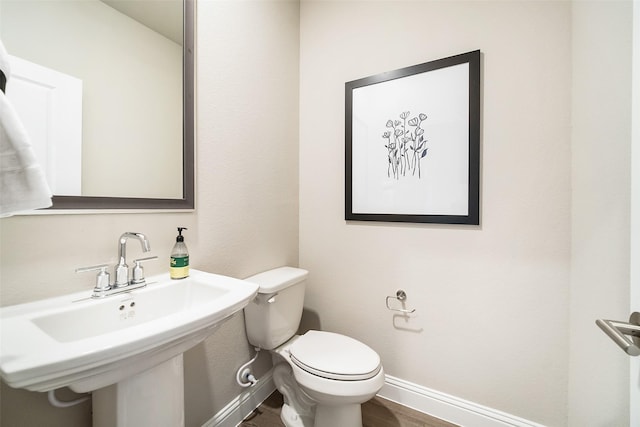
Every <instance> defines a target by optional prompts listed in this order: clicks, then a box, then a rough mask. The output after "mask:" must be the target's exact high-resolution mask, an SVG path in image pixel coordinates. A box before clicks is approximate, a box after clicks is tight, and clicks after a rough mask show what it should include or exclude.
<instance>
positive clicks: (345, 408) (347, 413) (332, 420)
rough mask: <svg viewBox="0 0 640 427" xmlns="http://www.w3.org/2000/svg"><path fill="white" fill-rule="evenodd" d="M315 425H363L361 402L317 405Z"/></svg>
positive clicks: (352, 426)
mask: <svg viewBox="0 0 640 427" xmlns="http://www.w3.org/2000/svg"><path fill="white" fill-rule="evenodd" d="M313 426H314V427H336V426H341V427H362V409H361V405H360V404H351V405H320V404H318V405H316V419H315V423H314V425H313Z"/></svg>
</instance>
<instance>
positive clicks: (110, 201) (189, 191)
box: [47, 0, 195, 210]
mask: <svg viewBox="0 0 640 427" xmlns="http://www.w3.org/2000/svg"><path fill="white" fill-rule="evenodd" d="M183 1H184V8H183V13H184V16H183V25H184V29H183V49H182V52H183V55H182V70H183V78H182V86H183V88H182V90H183V91H182V102H183V109H182V137H183V141H182V159H183V160H182V161H183V166H182V198H179V199H178V198H176V199H154V198H138V197H93V196H56V195H54V196H53V197H52V199H51V200H52V202H53V204H52V206H51V207H50V208H47V209H53V210H59V209H60V210H71V209H167V210H171V209H194V207H195V177H194V172H195V167H194V161H195V107H194V105H195V104H194V103H195V99H194V93H195V58H194V56H195V7H194V2H195V0H183Z"/></svg>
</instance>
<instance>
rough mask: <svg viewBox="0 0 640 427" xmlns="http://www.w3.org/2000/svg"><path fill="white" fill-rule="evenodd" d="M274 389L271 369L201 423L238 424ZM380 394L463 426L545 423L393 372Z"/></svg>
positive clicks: (536, 426)
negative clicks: (253, 384)
mask: <svg viewBox="0 0 640 427" xmlns="http://www.w3.org/2000/svg"><path fill="white" fill-rule="evenodd" d="M275 389H276V386H275V384H274V383H273V371H272V370H270V371H269V372H267V373H266V374H265V375H264V376H263V377H262V378H261V379H260V381H259V382H258V384H256V385H255V386H253V387H250V388H248V389H247V390H246V391H243V392H242V393H241V394H240V395H239V396H238V397H236V398H235V399H233V400H232V401H231V402H229V403H228V404H227V406H225V407H224V408H222V409H221V410H220V412H218V413H217V414H216V415H214V416H213V418H211V419H210V420H209V421H207V422H206V423H205V424H203V426H202V427H236V426H237V425H238V424H240V423H241V422H242V420H244V419H245V418H246V417H247V416H248V415H249V414H250V413H251V412H252V411H253V410H254V409H256V408H257V407H258V406H260V404H261V403H262V402H263V401H264V400H265V399H266V398H267V397H269V395H271V393H273V392H274V391H275ZM378 396H380V397H382V398H385V399H388V400H391V401H393V402H396V403H399V404H401V405H404V406H407V407H409V408H413V409H415V410H417V411H420V412H423V413H425V414H429V415H431V416H433V417H436V418H440V419H442V420H445V421H448V422H450V423H453V424H457V425H460V426H463V427H545V426H543V425H542V424H537V423H534V422H533V421H529V420H525V419H524V418H519V417H516V416H514V415H511V414H507V413H505V412H501V411H498V410H496V409H492V408H488V407H486V406H482V405H478V404H477V403H473V402H470V401H468V400H464V399H460V398H458V397H455V396H451V395H448V394H445V393H441V392H439V391H436V390H432V389H429V388H426V387H423V386H420V385H418V384H414V383H411V382H409V381H405V380H402V379H400V378H396V377H392V376H390V375H387V376H386V377H385V382H384V386H383V387H382V390H380V392H379V393H378Z"/></svg>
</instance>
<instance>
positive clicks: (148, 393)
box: [0, 270, 258, 427]
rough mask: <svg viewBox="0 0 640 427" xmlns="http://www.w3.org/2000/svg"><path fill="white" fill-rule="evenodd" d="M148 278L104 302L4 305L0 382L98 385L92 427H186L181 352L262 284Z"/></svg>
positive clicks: (32, 386) (200, 275)
mask: <svg viewBox="0 0 640 427" xmlns="http://www.w3.org/2000/svg"><path fill="white" fill-rule="evenodd" d="M147 283H148V285H147V286H146V287H145V288H142V289H136V290H133V291H131V292H125V293H122V294H117V295H111V296H107V297H104V298H100V299H93V298H91V297H90V294H91V292H90V291H86V292H81V293H76V294H70V295H65V296H62V297H56V298H50V299H47V300H42V301H36V302H31V303H27V304H21V305H15V306H10V307H4V308H0V375H1V376H2V379H3V380H4V381H5V382H6V383H7V384H8V385H10V386H12V387H15V388H25V389H27V390H32V391H50V390H55V389H57V388H60V387H70V388H71V389H72V390H74V391H76V392H89V391H95V393H94V396H93V405H94V425H96V426H140V425H153V426H163V425H167V426H171V427H173V426H179V425H182V424H183V423H184V401H183V387H184V385H183V371H182V353H183V352H185V351H186V350H188V349H189V348H191V347H193V346H194V345H196V344H198V343H199V342H201V341H202V340H204V339H205V338H206V337H207V336H208V335H210V334H211V333H212V332H213V331H214V330H215V329H216V328H217V327H219V326H220V325H221V323H222V322H224V320H226V319H228V318H229V317H231V316H232V315H233V314H234V313H236V312H237V311H239V310H242V309H243V308H244V307H245V306H246V305H247V304H248V302H249V301H251V300H252V299H253V298H254V297H255V295H256V293H257V290H258V287H257V285H255V284H252V283H249V282H245V281H243V280H238V279H233V278H230V277H225V276H221V275H217V274H210V273H205V272H202V271H198V270H191V274H190V276H189V277H188V278H186V279H182V280H171V279H170V278H169V276H168V274H165V275H160V276H155V277H151V278H148V279H147ZM156 416H157V419H158V421H155V419H156V418H153V417H156ZM141 420H146V421H144V422H143V421H141ZM178 420H181V421H178Z"/></svg>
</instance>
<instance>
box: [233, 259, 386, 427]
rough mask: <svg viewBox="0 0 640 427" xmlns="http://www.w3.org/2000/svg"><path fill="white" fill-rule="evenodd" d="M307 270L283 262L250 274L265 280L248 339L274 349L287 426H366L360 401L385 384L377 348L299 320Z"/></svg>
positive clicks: (252, 308) (248, 311) (250, 310)
mask: <svg viewBox="0 0 640 427" xmlns="http://www.w3.org/2000/svg"><path fill="white" fill-rule="evenodd" d="M307 274H308V273H307V271H305V270H302V269H298V268H293V267H281V268H278V269H275V270H270V271H267V272H264V273H260V274H258V275H256V276H252V277H249V278H247V279H246V280H248V281H250V282H253V283H256V284H258V285H259V286H260V289H259V290H258V296H257V297H256V299H255V300H254V301H252V302H251V303H250V304H249V305H248V306H247V307H245V310H244V313H245V323H246V328H247V336H248V338H249V342H250V343H251V344H252V345H254V346H256V347H260V348H262V349H265V350H270V351H271V354H272V358H273V362H274V375H273V376H274V382H275V384H276V388H277V389H278V391H280V392H281V393H282V395H283V397H284V406H283V408H282V411H281V418H282V421H283V423H284V424H285V425H286V426H287V427H362V414H361V404H362V403H364V402H366V401H367V400H369V399H371V398H372V397H373V396H375V394H376V393H377V392H378V391H380V389H381V388H382V386H383V384H384V369H383V367H382V364H381V362H380V357H379V356H378V354H377V353H376V352H375V351H374V350H373V349H371V348H370V347H369V346H367V345H366V344H364V343H362V342H360V341H358V340H356V339H354V338H351V337H347V336H345V335H341V334H337V333H333V332H326V331H316V330H310V331H308V332H306V333H305V334H303V335H296V334H295V332H296V330H297V328H298V326H299V324H300V318H301V315H302V306H303V301H304V285H305V282H304V281H305V279H306V277H307Z"/></svg>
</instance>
